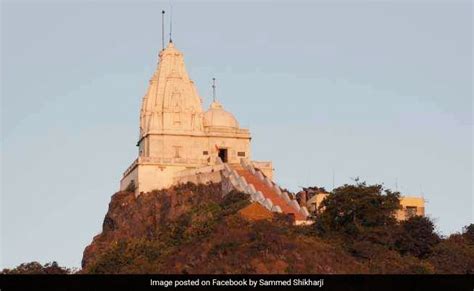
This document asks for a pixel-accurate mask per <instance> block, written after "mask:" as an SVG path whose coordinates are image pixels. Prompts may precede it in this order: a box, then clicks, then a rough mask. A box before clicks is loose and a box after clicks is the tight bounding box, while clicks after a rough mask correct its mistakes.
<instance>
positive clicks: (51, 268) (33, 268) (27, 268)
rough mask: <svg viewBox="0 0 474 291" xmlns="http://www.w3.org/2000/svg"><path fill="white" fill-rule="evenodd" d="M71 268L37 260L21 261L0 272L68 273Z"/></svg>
mask: <svg viewBox="0 0 474 291" xmlns="http://www.w3.org/2000/svg"><path fill="white" fill-rule="evenodd" d="M70 273H72V270H71V269H68V268H65V267H61V266H59V265H58V263H57V262H50V263H46V264H45V265H44V266H43V265H41V264H40V263H38V262H30V263H23V264H21V265H19V266H18V267H16V268H13V269H3V271H2V272H0V274H70Z"/></svg>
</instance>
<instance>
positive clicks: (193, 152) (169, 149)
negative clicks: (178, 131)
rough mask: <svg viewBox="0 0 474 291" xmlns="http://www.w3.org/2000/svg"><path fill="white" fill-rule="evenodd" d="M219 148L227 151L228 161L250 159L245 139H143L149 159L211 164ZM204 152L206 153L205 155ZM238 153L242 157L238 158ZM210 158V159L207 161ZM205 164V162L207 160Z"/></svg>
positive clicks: (206, 137) (152, 136)
mask: <svg viewBox="0 0 474 291" xmlns="http://www.w3.org/2000/svg"><path fill="white" fill-rule="evenodd" d="M216 145H217V146H218V147H219V148H227V149H228V161H229V162H230V163H238V162H239V161H240V158H249V157H250V141H249V139H247V138H235V137H213V136H210V137H209V136H187V135H176V136H174V135H166V136H163V135H150V136H149V137H147V138H146V139H145V154H144V156H149V157H162V158H178V157H179V158H184V159H196V160H202V161H201V163H203V164H206V163H213V161H214V159H215V157H217V154H218V151H217V149H216ZM204 152H207V154H205V153H204ZM239 152H240V153H243V154H244V156H239ZM209 158H210V159H209ZM208 159H209V161H207V162H206V160H208Z"/></svg>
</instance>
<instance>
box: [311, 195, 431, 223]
mask: <svg viewBox="0 0 474 291" xmlns="http://www.w3.org/2000/svg"><path fill="white" fill-rule="evenodd" d="M328 195H329V194H328V193H318V194H316V195H314V196H313V197H311V198H310V199H308V201H306V207H307V208H308V211H309V212H310V213H316V212H317V211H318V208H319V206H320V205H321V202H323V200H324V199H326V197H327V196H328ZM400 205H401V206H402V208H401V209H399V210H397V212H396V213H395V217H396V218H397V220H399V221H401V220H406V219H408V218H410V217H412V216H415V215H419V216H425V199H423V198H422V197H412V196H402V197H400ZM323 211H324V209H323Z"/></svg>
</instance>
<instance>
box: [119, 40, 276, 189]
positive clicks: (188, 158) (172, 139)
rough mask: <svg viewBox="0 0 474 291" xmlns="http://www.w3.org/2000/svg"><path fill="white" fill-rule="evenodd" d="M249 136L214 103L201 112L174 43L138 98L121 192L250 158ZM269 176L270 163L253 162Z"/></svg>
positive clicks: (167, 182) (169, 182)
mask: <svg viewBox="0 0 474 291" xmlns="http://www.w3.org/2000/svg"><path fill="white" fill-rule="evenodd" d="M250 140H251V136H250V132H249V130H248V129H245V128H240V126H239V123H238V122H237V120H236V118H235V117H234V115H233V114H232V113H230V112H228V111H226V110H225V109H224V107H223V105H222V104H221V103H220V102H218V101H217V100H216V99H215V96H214V101H213V102H212V103H211V105H210V107H209V108H208V109H207V110H206V111H204V110H203V106H202V98H201V97H200V96H199V94H198V91H197V89H196V86H195V85H194V82H193V81H192V80H191V79H190V78H189V75H188V73H187V71H186V67H185V65H184V57H183V54H182V53H181V52H180V51H179V50H177V49H176V48H175V46H174V44H173V42H169V44H168V46H167V47H166V48H165V49H164V50H162V51H161V52H160V54H159V63H158V67H157V69H156V71H155V73H154V74H153V76H152V78H151V80H150V84H149V87H148V91H147V93H146V94H145V96H144V97H143V101H142V107H141V113H140V136H139V140H138V143H137V146H138V158H137V159H136V160H135V161H134V162H133V163H132V164H131V165H130V167H128V169H127V170H126V171H125V173H124V175H123V178H122V180H121V182H120V189H121V190H125V189H126V188H127V187H129V185H131V184H133V185H134V189H135V191H136V193H137V194H139V193H140V192H148V191H151V190H156V189H163V188H167V187H170V186H172V185H173V184H175V182H176V181H175V180H176V179H175V178H176V177H178V176H179V175H180V172H182V171H183V170H190V169H198V168H202V167H206V166H212V165H215V164H216V163H217V162H218V160H219V162H224V163H228V164H230V165H232V164H239V163H240V160H241V159H246V160H249V161H250V159H251V148H250ZM254 164H255V165H256V166H257V167H258V168H259V169H260V170H261V171H262V172H263V173H264V174H265V175H266V176H267V177H269V178H271V177H272V176H273V168H272V163H271V162H254Z"/></svg>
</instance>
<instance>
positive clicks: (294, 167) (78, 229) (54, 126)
mask: <svg viewBox="0 0 474 291" xmlns="http://www.w3.org/2000/svg"><path fill="white" fill-rule="evenodd" d="M168 8H169V6H168V1H164V2H159V1H116V2H112V1H105V0H104V1H100V0H96V1H63V2H59V1H3V2H2V5H1V10H2V11H1V13H2V14H1V26H2V27H1V29H2V30H1V35H2V39H1V44H2V45H1V57H2V58H1V69H2V71H1V76H2V88H1V89H2V91H1V96H2V106H1V108H2V111H1V112H2V118H1V121H2V133H1V153H2V156H1V165H2V167H1V179H2V180H1V185H2V188H1V194H2V199H1V215H0V217H1V233H0V234H1V239H0V244H1V251H2V252H1V256H0V268H2V267H13V266H15V265H18V264H20V263H22V262H27V261H33V260H38V261H40V262H42V263H45V262H48V261H52V260H56V261H58V262H59V263H60V264H61V265H67V266H79V265H80V260H81V258H82V251H83V249H84V247H85V246H86V245H87V244H89V243H90V242H91V240H92V237H93V236H94V235H96V234H97V233H99V232H100V230H101V225H102V220H103V217H104V215H105V213H106V211H107V207H108V203H109V201H110V196H111V195H112V194H113V193H114V192H115V191H117V189H118V185H119V180H120V177H121V174H122V172H123V171H124V170H125V169H126V168H127V167H128V165H129V164H130V162H131V161H133V159H134V158H135V157H136V155H137V149H136V147H135V144H136V141H137V137H138V118H139V107H140V101H141V98H142V97H143V95H144V94H145V92H146V88H147V85H148V80H149V78H150V77H151V75H152V73H153V71H154V69H155V67H156V62H157V54H158V51H159V49H160V47H161V19H160V12H161V10H162V9H166V10H168ZM173 19H174V23H173V34H174V36H173V39H174V41H175V44H176V46H177V47H178V48H179V49H180V50H181V51H182V52H183V53H184V54H185V60H186V65H187V69H188V72H189V74H190V76H191V78H192V79H193V80H194V81H195V83H196V85H197V87H198V90H199V93H200V95H201V96H202V97H203V99H204V101H205V106H206V107H207V106H208V105H209V103H210V100H211V87H210V84H211V78H212V77H216V78H217V82H218V88H217V95H218V97H219V99H220V101H221V102H222V103H223V104H224V106H225V108H226V109H228V110H229V111H231V112H233V113H234V115H235V116H236V117H237V118H238V120H239V122H240V124H241V125H242V126H244V127H248V128H249V129H250V130H251V133H252V136H253V139H252V151H253V158H254V159H256V160H272V161H273V163H274V167H275V169H276V171H275V174H276V177H275V180H276V181H277V182H278V183H279V184H281V185H282V186H284V187H288V188H289V189H291V190H294V191H296V190H298V189H299V186H309V185H318V186H324V187H326V188H328V189H332V185H333V173H334V178H335V179H334V180H335V184H336V186H338V185H342V184H344V183H350V182H352V178H355V177H360V178H361V179H362V180H366V181H367V182H368V183H384V185H385V186H386V187H388V188H391V189H395V187H396V186H395V185H396V184H398V190H400V191H401V192H402V194H405V195H423V196H424V197H425V198H426V200H427V204H426V212H427V214H428V215H429V216H430V217H431V218H433V219H434V220H435V222H436V224H437V226H438V231H440V232H441V233H443V234H449V233H452V232H456V231H460V230H461V228H462V226H465V225H467V224H469V223H471V222H472V221H473V208H474V207H473V184H472V181H473V179H472V177H473V171H472V148H473V147H472V143H473V139H472V122H473V119H472V110H473V105H472V64H473V58H472V4H471V2H470V1H441V2H431V1H418V2H415V1H399V2H395V1H393V2H391V1H352V2H344V1H327V2H323V1H307V2H295V1H279V2H269V1H264V2H255V3H251V2H230V1H226V2H217V1H215V2H198V1H193V2H183V1H176V2H175V3H174V5H173Z"/></svg>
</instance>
